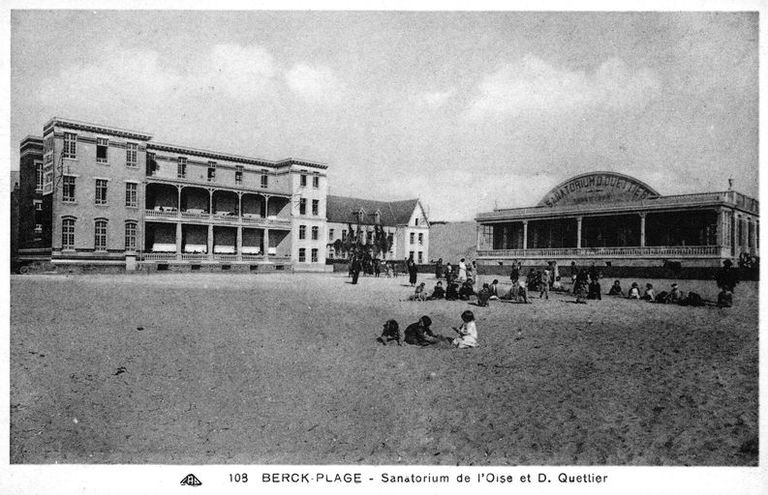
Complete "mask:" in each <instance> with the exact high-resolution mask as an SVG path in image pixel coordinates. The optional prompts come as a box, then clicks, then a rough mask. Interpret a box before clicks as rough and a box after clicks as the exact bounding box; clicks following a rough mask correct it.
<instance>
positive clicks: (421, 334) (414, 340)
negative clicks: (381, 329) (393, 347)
mask: <svg viewBox="0 0 768 495" xmlns="http://www.w3.org/2000/svg"><path fill="white" fill-rule="evenodd" d="M430 325H432V319H431V318H430V317H429V316H426V315H425V316H422V317H421V318H419V321H417V322H416V323H411V324H410V325H408V327H406V329H405V343H406V344H411V345H420V346H425V345H431V344H437V343H438V342H440V337H438V336H437V335H435V334H434V333H432V329H430V328H429V326H430Z"/></svg>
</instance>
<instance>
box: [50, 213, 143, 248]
mask: <svg viewBox="0 0 768 495" xmlns="http://www.w3.org/2000/svg"><path fill="white" fill-rule="evenodd" d="M108 222H109V221H108V220H106V219H104V218H97V219H96V220H95V222H94V228H93V232H94V234H93V235H94V238H93V249H94V250H96V251H106V250H107V226H108ZM137 229H138V222H137V221H135V220H127V221H126V222H125V250H126V251H135V250H136V231H137ZM61 249H75V219H74V218H64V219H63V220H62V221H61Z"/></svg>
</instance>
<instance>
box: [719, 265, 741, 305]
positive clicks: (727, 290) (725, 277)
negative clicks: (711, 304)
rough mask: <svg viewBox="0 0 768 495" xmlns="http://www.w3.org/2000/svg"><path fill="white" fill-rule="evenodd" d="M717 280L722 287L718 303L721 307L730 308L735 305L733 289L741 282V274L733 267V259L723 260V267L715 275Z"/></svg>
mask: <svg viewBox="0 0 768 495" xmlns="http://www.w3.org/2000/svg"><path fill="white" fill-rule="evenodd" d="M715 282H716V283H717V286H718V288H720V293H719V294H718V295H717V305H718V306H719V307H721V308H730V307H731V306H733V291H734V289H736V284H738V283H739V274H738V272H736V270H734V269H733V263H732V262H731V260H725V261H723V267H722V268H721V269H720V270H718V271H717V274H716V275H715Z"/></svg>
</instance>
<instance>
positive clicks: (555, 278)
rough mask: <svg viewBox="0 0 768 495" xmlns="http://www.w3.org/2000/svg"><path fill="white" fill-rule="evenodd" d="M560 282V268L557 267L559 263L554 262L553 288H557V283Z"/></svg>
mask: <svg viewBox="0 0 768 495" xmlns="http://www.w3.org/2000/svg"><path fill="white" fill-rule="evenodd" d="M559 280H560V268H559V267H558V266H557V261H556V260H552V288H553V289H554V288H555V281H559Z"/></svg>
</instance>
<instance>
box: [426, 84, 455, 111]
mask: <svg viewBox="0 0 768 495" xmlns="http://www.w3.org/2000/svg"><path fill="white" fill-rule="evenodd" d="M454 94H456V90H454V89H450V90H448V91H430V92H427V93H421V94H419V95H418V96H417V101H418V102H419V103H421V104H422V105H427V106H429V107H432V108H439V107H441V106H443V105H444V104H445V103H446V102H447V101H448V100H449V99H450V98H451V97H452V96H453V95H454Z"/></svg>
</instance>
